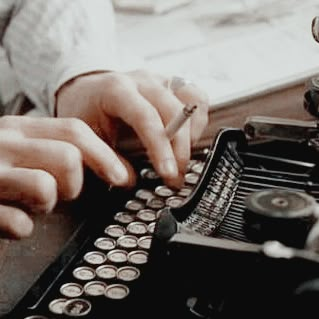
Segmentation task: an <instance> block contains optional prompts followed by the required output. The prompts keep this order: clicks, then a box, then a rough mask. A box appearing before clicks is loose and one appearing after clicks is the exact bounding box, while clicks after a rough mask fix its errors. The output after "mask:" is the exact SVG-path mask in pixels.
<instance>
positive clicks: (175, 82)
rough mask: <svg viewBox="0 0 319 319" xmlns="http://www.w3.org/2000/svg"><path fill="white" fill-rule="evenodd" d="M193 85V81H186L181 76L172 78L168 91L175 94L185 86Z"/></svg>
mask: <svg viewBox="0 0 319 319" xmlns="http://www.w3.org/2000/svg"><path fill="white" fill-rule="evenodd" d="M191 84H193V82H192V81H191V80H188V79H184V78H182V77H179V76H172V77H171V78H170V79H168V80H167V88H168V90H170V91H172V92H173V93H174V94H175V93H176V92H177V91H178V90H179V89H181V88H182V87H184V86H185V85H191Z"/></svg>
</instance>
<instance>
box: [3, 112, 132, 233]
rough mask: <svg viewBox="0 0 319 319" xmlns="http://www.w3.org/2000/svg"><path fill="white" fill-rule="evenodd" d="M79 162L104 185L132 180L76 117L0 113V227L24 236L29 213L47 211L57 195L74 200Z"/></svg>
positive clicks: (124, 166) (125, 167)
mask: <svg viewBox="0 0 319 319" xmlns="http://www.w3.org/2000/svg"><path fill="white" fill-rule="evenodd" d="M83 162H84V163H85V164H86V165H87V166H88V167H90V168H91V169H92V170H93V171H94V172H95V173H96V174H97V175H98V176H99V177H100V178H102V179H104V180H105V181H106V182H108V183H111V184H113V185H118V186H124V185H133V184H134V183H135V181H134V179H133V178H132V177H134V175H133V173H130V169H131V168H130V165H128V164H127V163H126V161H125V160H124V159H119V158H118V157H117V155H116V154H115V153H114V152H113V150H112V149H111V148H110V147H109V146H108V145H107V144H106V143H105V142H104V141H102V140H101V139H100V138H99V137H98V136H97V135H96V134H95V133H94V132H93V130H92V129H91V128H90V127H89V126H88V125H87V124H85V123H84V122H83V121H81V120H79V119H73V118H68V119H67V118H65V119H56V118H32V117H26V116H25V117H24V116H4V117H1V118H0V231H2V232H4V233H5V234H6V235H9V236H12V237H15V238H22V237H26V236H29V235H30V234H31V232H32V229H33V221H32V218H31V216H30V215H29V213H48V212H50V211H51V210H52V209H53V208H54V206H55V204H56V202H57V201H58V199H62V200H72V199H74V198H76V197H77V196H78V195H79V193H80V192H81V189H82V184H83ZM128 172H129V173H128Z"/></svg>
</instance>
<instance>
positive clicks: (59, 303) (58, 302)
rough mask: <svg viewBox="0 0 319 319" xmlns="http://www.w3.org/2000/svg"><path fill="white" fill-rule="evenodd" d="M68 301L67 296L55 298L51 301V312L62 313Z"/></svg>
mask: <svg viewBox="0 0 319 319" xmlns="http://www.w3.org/2000/svg"><path fill="white" fill-rule="evenodd" d="M66 302H67V299H66V298H58V299H54V300H52V301H51V302H50V303H49V310H50V312H52V313H54V314H56V315H62V314H63V309H64V306H65V303H66Z"/></svg>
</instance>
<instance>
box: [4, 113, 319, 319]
mask: <svg viewBox="0 0 319 319" xmlns="http://www.w3.org/2000/svg"><path fill="white" fill-rule="evenodd" d="M317 135H318V127H317V122H316V121H311V122H299V121H285V120H284V119H279V120H278V119H271V118H262V117H253V118H250V119H248V120H247V123H246V125H245V127H244V128H243V129H237V128H224V129H221V131H220V132H219V134H218V135H217V136H216V138H215V139H214V140H213V141H212V144H211V147H210V148H205V149H201V150H198V151H196V152H194V154H193V158H192V160H191V161H190V163H189V166H188V172H187V173H186V175H185V185H184V186H183V187H182V188H181V189H179V190H173V189H170V188H168V187H167V186H166V185H164V184H163V182H162V180H161V179H160V178H159V177H158V175H157V174H156V173H155V171H154V170H153V168H152V166H151V165H150V163H149V162H148V161H147V159H145V158H136V169H137V171H138V173H139V181H138V184H137V187H136V188H135V189H134V190H130V191H123V190H117V189H113V190H106V188H105V185H103V187H101V188H99V185H98V181H96V180H95V179H94V176H93V178H92V180H93V182H94V183H95V184H94V188H93V191H91V192H88V193H87V196H88V197H91V198H94V201H96V205H98V206H99V205H107V206H108V210H109V211H111V212H112V214H101V215H99V216H95V217H94V218H91V219H90V218H88V219H87V221H86V222H85V223H84V224H83V225H82V226H81V227H79V229H78V230H77V233H76V234H75V235H74V236H73V238H72V241H70V242H69V243H68V245H67V246H66V247H65V249H64V250H63V252H62V253H61V255H59V256H58V257H57V259H56V261H55V262H54V263H53V264H52V265H50V266H49V267H48V268H47V269H46V271H45V272H44V273H43V274H42V275H41V276H40V277H39V279H38V280H37V281H36V282H35V283H34V285H33V286H32V287H30V289H29V290H28V292H27V293H26V294H25V295H24V297H23V298H21V299H20V300H17V303H16V305H15V307H14V309H13V310H12V311H11V313H10V314H8V316H7V317H8V318H24V319H27V318H28V319H53V318H70V317H83V318H97V319H98V318H128V317H133V318H185V319H191V318H233V317H234V316H239V315H244V316H246V317H252V316H254V317H255V316H258V315H265V316H266V315H267V316H278V315H293V314H294V315H296V314H300V315H301V314H302V315H303V316H304V317H305V316H308V315H309V316H310V314H312V313H314V311H315V310H316V303H317V302H318V300H319V254H318V251H319V230H318V228H319V226H318V225H319V224H318V222H317V218H318V208H317V201H318V199H319V170H318V163H319V152H318V143H317ZM89 180H90V178H89ZM99 189H101V191H98V190H99ZM84 202H85V199H84V201H83V203H84ZM83 205H84V204H83ZM83 207H84V208H85V209H86V207H85V205H84V206H82V203H81V201H80V205H79V208H78V209H81V208H83ZM89 217H90V216H89ZM93 219H94V222H93V221H92V220H93Z"/></svg>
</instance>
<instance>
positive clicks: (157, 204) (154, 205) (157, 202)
mask: <svg viewBox="0 0 319 319" xmlns="http://www.w3.org/2000/svg"><path fill="white" fill-rule="evenodd" d="M146 206H147V207H149V208H151V209H155V210H157V209H161V208H163V207H164V206H165V200H164V199H162V198H159V197H153V198H150V199H148V200H147V202H146Z"/></svg>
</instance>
